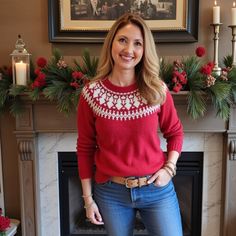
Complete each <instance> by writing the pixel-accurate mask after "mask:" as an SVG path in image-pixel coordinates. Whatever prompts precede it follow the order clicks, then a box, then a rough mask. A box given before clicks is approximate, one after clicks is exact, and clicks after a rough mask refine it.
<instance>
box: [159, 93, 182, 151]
mask: <svg viewBox="0 0 236 236" xmlns="http://www.w3.org/2000/svg"><path fill="white" fill-rule="evenodd" d="M159 125H160V130H161V132H162V133H163V137H164V138H165V139H166V141H167V152H170V151H177V152H178V153H181V150H182V145H183V137H184V134H183V126H182V124H181V122H180V120H179V117H178V115H177V111H176V109H175V106H174V101H173V98H172V96H171V94H170V92H169V90H168V89H167V92H166V101H165V102H164V103H163V104H162V105H161V110H160V115H159Z"/></svg>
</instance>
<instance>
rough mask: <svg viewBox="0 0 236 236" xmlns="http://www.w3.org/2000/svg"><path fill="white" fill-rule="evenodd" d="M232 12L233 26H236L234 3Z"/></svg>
mask: <svg viewBox="0 0 236 236" xmlns="http://www.w3.org/2000/svg"><path fill="white" fill-rule="evenodd" d="M231 12H232V23H231V24H232V25H236V7H235V2H233V7H232V8H231Z"/></svg>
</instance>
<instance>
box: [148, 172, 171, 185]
mask: <svg viewBox="0 0 236 236" xmlns="http://www.w3.org/2000/svg"><path fill="white" fill-rule="evenodd" d="M171 179H172V178H171V176H170V175H169V173H168V172H167V171H166V170H165V169H163V168H161V169H160V170H158V171H157V172H156V173H155V174H154V175H152V177H151V178H150V179H149V180H148V184H151V183H154V184H155V185H156V186H158V187H162V186H165V185H167V184H168V183H169V181H170V180H171Z"/></svg>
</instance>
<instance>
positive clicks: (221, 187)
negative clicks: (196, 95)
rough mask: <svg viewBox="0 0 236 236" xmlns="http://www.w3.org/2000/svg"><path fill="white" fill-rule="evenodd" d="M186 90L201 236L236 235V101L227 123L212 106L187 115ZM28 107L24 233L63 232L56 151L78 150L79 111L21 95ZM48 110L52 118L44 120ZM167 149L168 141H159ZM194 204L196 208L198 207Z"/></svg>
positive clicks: (21, 145)
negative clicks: (198, 172) (198, 178)
mask: <svg viewBox="0 0 236 236" xmlns="http://www.w3.org/2000/svg"><path fill="white" fill-rule="evenodd" d="M187 96H188V94H184V93H178V94H173V97H174V102H175V104H176V108H177V111H178V114H179V116H180V119H181V121H182V123H183V126H184V132H185V138H184V145H183V151H184V152H202V153H204V162H203V181H202V183H203V186H202V189H203V192H202V209H201V219H202V220H201V236H208V235H211V236H220V235H221V236H231V235H232V236H234V235H235V231H236V224H235V223H234V219H235V218H236V204H235V194H236V185H235V184H234V183H235V174H234V173H235V171H236V161H235V160H236V158H235V157H236V105H235V104H232V106H231V107H230V109H231V112H230V118H229V121H228V122H225V121H223V120H222V119H220V118H218V117H216V116H215V110H214V108H213V107H212V106H211V105H209V107H208V108H207V111H206V114H205V116H204V117H203V118H200V119H198V120H192V119H190V118H189V116H188V115H187V113H186V111H187V105H186V99H187ZM22 99H24V100H25V111H24V113H23V114H22V115H21V116H18V117H17V118H16V130H15V135H16V139H17V146H18V159H19V178H20V190H21V207H22V209H21V214H22V215H21V228H22V235H23V236H44V235H58V236H63V235H62V234H61V232H60V231H61V230H60V229H61V227H60V206H59V195H60V193H59V183H58V152H75V151H76V150H75V147H76V139H77V129H76V112H72V113H71V114H70V115H68V116H64V114H61V113H60V112H58V111H57V109H56V107H57V106H56V104H55V103H54V102H52V101H50V102H49V101H48V100H45V99H44V98H43V97H41V98H40V99H39V100H38V101H36V102H33V103H32V101H31V100H28V99H27V96H23V97H22ZM45 114H47V117H50V119H45ZM161 142H162V149H163V150H165V147H166V145H165V142H164V139H161ZM194 208H196V207H194Z"/></svg>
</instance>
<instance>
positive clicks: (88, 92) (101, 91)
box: [83, 81, 160, 121]
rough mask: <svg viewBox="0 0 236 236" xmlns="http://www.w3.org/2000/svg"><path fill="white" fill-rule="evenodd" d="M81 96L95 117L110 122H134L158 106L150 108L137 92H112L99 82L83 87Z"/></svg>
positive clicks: (155, 109)
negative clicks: (110, 120)
mask: <svg viewBox="0 0 236 236" xmlns="http://www.w3.org/2000/svg"><path fill="white" fill-rule="evenodd" d="M83 96H84V98H85V100H86V101H87V102H88V104H89V106H90V107H91V109H92V110H93V111H94V113H95V114H96V115H97V116H100V117H103V118H107V119H112V120H121V121H123V120H134V119H138V118H142V117H145V116H148V115H151V114H153V113H154V112H156V111H157V110H158V109H159V108H160V105H155V106H150V105H148V104H147V101H146V100H145V99H144V98H143V97H142V96H141V95H140V93H139V92H138V90H137V89H136V90H134V91H132V92H127V93H122V92H114V91H111V90H110V89H108V88H107V87H105V85H104V84H103V83H102V82H101V81H98V82H94V83H91V84H89V86H86V87H84V90H83Z"/></svg>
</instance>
